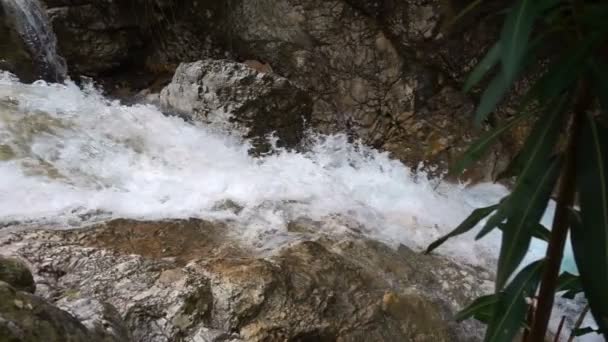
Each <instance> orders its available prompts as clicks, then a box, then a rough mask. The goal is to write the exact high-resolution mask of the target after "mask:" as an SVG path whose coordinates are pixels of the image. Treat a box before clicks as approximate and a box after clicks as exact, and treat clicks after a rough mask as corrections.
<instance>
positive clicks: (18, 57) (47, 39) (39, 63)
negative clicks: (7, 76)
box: [0, 0, 66, 82]
mask: <svg viewBox="0 0 608 342" xmlns="http://www.w3.org/2000/svg"><path fill="white" fill-rule="evenodd" d="M0 69H2V70H8V71H10V72H12V73H14V74H16V75H17V76H18V77H19V78H20V79H21V81H23V82H33V81H35V80H39V79H43V80H46V81H49V82H61V81H63V80H64V78H65V76H66V66H65V60H64V59H63V58H62V57H61V56H59V55H58V54H57V49H56V38H55V35H54V32H53V30H52V28H51V25H50V22H49V18H48V16H47V13H46V8H44V7H43V6H42V5H41V4H40V3H39V2H38V1H9V0H6V1H2V2H0Z"/></svg>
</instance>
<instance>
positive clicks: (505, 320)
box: [484, 260, 543, 342]
mask: <svg viewBox="0 0 608 342" xmlns="http://www.w3.org/2000/svg"><path fill="white" fill-rule="evenodd" d="M542 266H543V261H542V260H539V261H536V262H533V263H531V264H530V265H528V266H526V268H524V269H523V270H522V271H521V272H519V274H518V275H517V276H516V277H515V278H514V279H513V281H512V282H511V283H509V286H507V287H506V288H505V290H504V292H501V293H499V294H498V296H499V298H500V299H499V300H498V302H497V303H496V305H495V307H494V312H493V315H492V320H491V321H490V323H489V324H488V330H487V331H486V337H485V339H484V341H486V342H490V341H491V342H499V341H504V342H512V341H513V338H514V337H515V335H517V332H518V331H519V329H520V328H521V327H522V326H523V324H524V322H525V316H526V312H528V304H527V303H526V298H529V297H532V296H534V292H535V291H536V287H537V286H538V281H539V279H540V271H541V268H542Z"/></svg>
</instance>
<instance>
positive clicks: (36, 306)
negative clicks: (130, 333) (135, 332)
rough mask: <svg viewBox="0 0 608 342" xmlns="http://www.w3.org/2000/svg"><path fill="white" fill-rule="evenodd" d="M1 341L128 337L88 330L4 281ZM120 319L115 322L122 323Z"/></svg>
mask: <svg viewBox="0 0 608 342" xmlns="http://www.w3.org/2000/svg"><path fill="white" fill-rule="evenodd" d="M0 298H2V300H0V340H2V341H15V342H38V341H48V342H64V341H73V342H80V341H82V342H125V341H129V339H128V337H126V336H127V335H122V336H118V335H113V334H109V333H108V332H107V331H105V330H88V329H87V328H86V327H85V326H84V325H83V324H81V323H80V322H79V321H78V319H76V318H75V317H73V316H72V315H70V314H69V313H67V312H65V311H63V310H60V309H59V308H57V307H56V306H54V305H52V304H50V303H49V302H47V301H46V300H44V299H42V298H40V297H38V296H34V295H32V294H30V293H27V292H22V291H18V290H17V289H15V288H13V287H11V286H10V285H9V284H7V283H5V282H3V281H0ZM87 310H89V309H87ZM118 320H119V318H116V320H115V321H114V322H113V323H115V324H118V322H119V321H118Z"/></svg>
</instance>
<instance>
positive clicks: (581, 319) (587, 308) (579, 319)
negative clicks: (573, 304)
mask: <svg viewBox="0 0 608 342" xmlns="http://www.w3.org/2000/svg"><path fill="white" fill-rule="evenodd" d="M588 312H589V304H587V305H586V306H585V308H584V309H583V312H581V314H580V316H578V319H577V320H576V323H574V327H573V328H572V332H571V333H570V338H569V339H568V342H573V341H574V338H575V337H576V336H575V335H574V333H575V332H576V329H578V328H580V327H581V325H582V324H583V320H585V316H587V313H588Z"/></svg>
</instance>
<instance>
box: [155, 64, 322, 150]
mask: <svg viewBox="0 0 608 342" xmlns="http://www.w3.org/2000/svg"><path fill="white" fill-rule="evenodd" d="M160 101H161V105H163V106H164V107H165V108H167V109H169V110H173V111H177V112H179V113H181V114H182V115H184V116H185V117H187V118H188V119H191V120H194V121H199V122H205V123H222V122H227V121H230V122H232V123H235V124H236V125H237V126H238V127H240V128H243V129H244V130H245V136H246V137H247V138H250V139H253V140H254V141H253V142H254V145H255V146H256V148H257V149H258V150H264V149H265V148H264V147H266V149H267V145H266V144H265V142H266V138H267V136H268V135H270V134H273V133H274V134H276V137H277V138H278V141H277V143H278V146H280V147H295V146H296V145H297V144H298V143H299V142H300V140H301V139H302V137H303V135H304V124H305V122H306V121H309V119H310V114H311V109H312V101H311V99H310V97H309V96H308V95H307V94H306V93H305V92H303V91H302V90H300V89H298V88H297V87H295V86H294V85H293V84H292V83H291V82H290V81H288V80H287V79H286V78H284V77H280V76H278V75H276V74H273V73H268V72H261V71H258V70H256V69H254V68H252V67H249V66H248V65H246V64H242V63H235V62H231V61H228V60H210V59H207V60H202V61H198V62H194V63H183V64H181V65H180V66H179V68H177V71H176V72H175V76H174V77H173V81H172V82H171V83H170V84H169V85H167V86H166V87H165V88H164V89H163V90H162V92H161V94H160Z"/></svg>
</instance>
